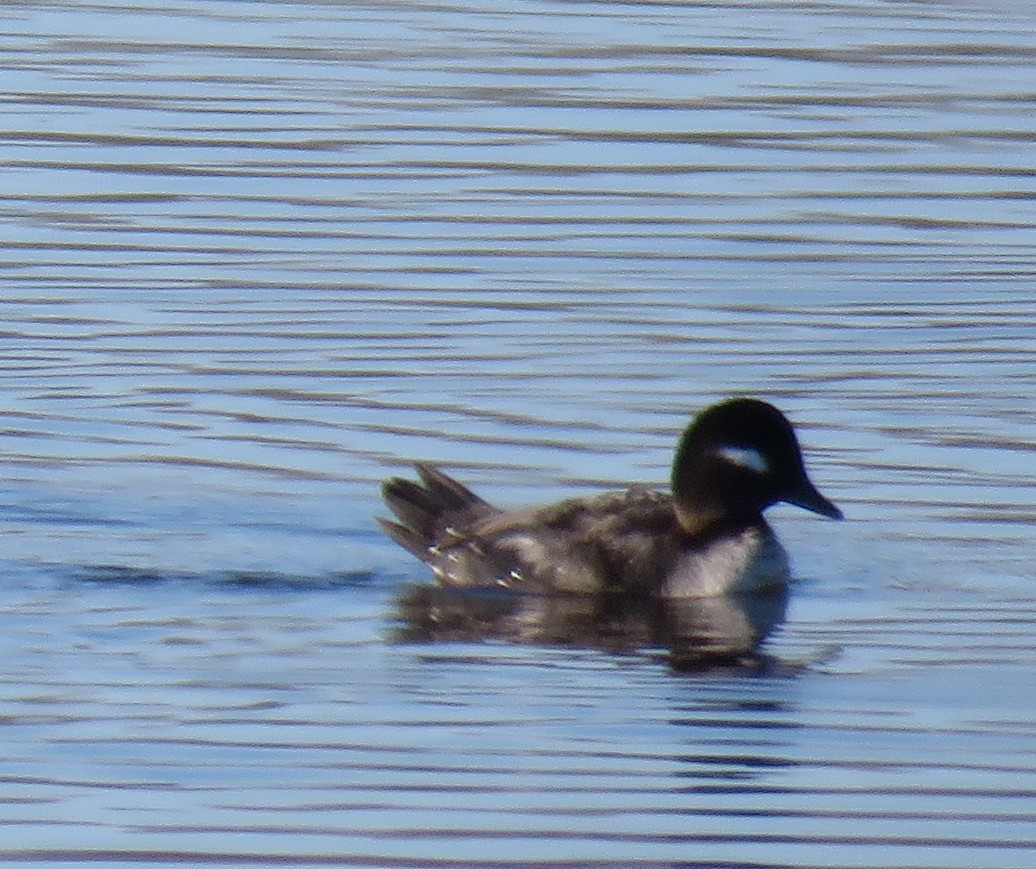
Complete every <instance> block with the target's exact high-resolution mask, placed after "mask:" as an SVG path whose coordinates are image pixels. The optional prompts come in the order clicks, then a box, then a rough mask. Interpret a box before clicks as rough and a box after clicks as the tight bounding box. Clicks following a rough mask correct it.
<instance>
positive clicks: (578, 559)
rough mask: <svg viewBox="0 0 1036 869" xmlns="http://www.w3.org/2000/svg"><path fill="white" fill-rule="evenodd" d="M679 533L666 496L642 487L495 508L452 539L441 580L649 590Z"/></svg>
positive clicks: (595, 590)
mask: <svg viewBox="0 0 1036 869" xmlns="http://www.w3.org/2000/svg"><path fill="white" fill-rule="evenodd" d="M678 535H679V529H678V525H677V523H676V519H675V514H674V512H673V507H672V499H671V497H670V496H669V495H667V494H664V493H662V492H657V491H653V490H650V489H644V488H633V489H627V490H624V491H620V492H608V493H604V494H602V495H596V496H592V497H589V498H570V499H568V500H566V501H562V502H560V503H558V504H552V505H550V506H547V507H535V508H528V509H524V510H514V511H508V512H498V513H495V514H493V515H491V516H487V517H486V518H485V519H483V520H481V521H478V522H476V523H474V524H472V525H471V526H469V527H468V528H467V529H466V532H465V533H464V534H463V535H462V536H459V537H457V538H456V539H455V540H454V541H451V543H450V545H449V546H448V547H447V548H446V550H445V553H446V555H447V556H448V557H449V558H450V560H451V562H452V564H451V565H449V566H448V567H449V569H448V570H447V574H448V575H449V578H448V579H447V580H446V581H449V579H452V580H453V581H455V582H457V583H459V584H489V583H493V584H496V585H500V586H509V587H515V588H519V587H520V588H524V589H527V590H529V591H538V592H548V591H560V592H574V593H582V594H586V593H599V592H603V591H643V590H649V591H654V590H657V589H655V586H656V585H659V584H660V583H661V577H662V574H663V572H664V567H665V565H666V563H667V561H668V560H669V559H670V558H671V557H672V553H673V551H674V548H675V546H676V544H677V540H678ZM461 568H462V569H461ZM476 575H477V576H478V577H479V579H478V582H477V583H476V582H471V581H470V580H471V579H472V578H473V577H475V576H476Z"/></svg>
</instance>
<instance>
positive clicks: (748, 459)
mask: <svg viewBox="0 0 1036 869" xmlns="http://www.w3.org/2000/svg"><path fill="white" fill-rule="evenodd" d="M716 452H718V453H719V454H720V455H721V456H722V457H723V458H724V459H726V460H727V461H728V462H730V464H732V465H737V466H738V467H739V468H745V469H746V470H749V471H754V472H755V473H757V474H768V473H770V463H769V462H768V461H766V456H764V455H763V454H762V453H761V452H759V450H757V449H753V448H752V447H737V446H734V445H733V444H727V445H726V446H722V447H720V448H719V449H718V450H717V451H716Z"/></svg>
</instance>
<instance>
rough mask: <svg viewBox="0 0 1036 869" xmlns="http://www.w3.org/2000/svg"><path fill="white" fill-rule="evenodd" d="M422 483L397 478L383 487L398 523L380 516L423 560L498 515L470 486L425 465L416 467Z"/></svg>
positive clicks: (390, 533) (398, 539) (391, 532)
mask: <svg viewBox="0 0 1036 869" xmlns="http://www.w3.org/2000/svg"><path fill="white" fill-rule="evenodd" d="M414 468H415V469H416V470H417V475H418V477H420V482H416V481H414V480H404V479H402V478H401V477H393V478H392V479H390V480H387V481H386V482H385V484H384V485H383V486H382V487H381V494H382V497H384V499H385V503H386V504H387V505H388V508H389V509H390V510H391V511H392V512H393V513H394V514H395V516H396V518H397V519H398V520H399V521H398V522H393V521H391V520H388V519H381V518H380V517H379V519H378V524H379V525H381V527H382V529H384V531H385V533H386V534H388V536H389V537H391V538H392V539H393V540H395V541H396V543H398V544H399V545H400V546H402V547H403V548H404V549H406V550H408V551H409V552H412V553H413V554H414V555H416V556H417V557H418V558H420V559H421V560H422V561H428V559H429V557H430V556H434V555H435V554H436V553H435V547H438V546H441V545H442V544H443V543H448V542H449V541H450V540H451V539H453V540H457V539H459V538H461V537H463V536H464V529H465V528H467V527H468V526H470V525H471V524H472V523H474V522H475V521H477V520H479V519H483V518H485V517H487V516H490V515H492V514H494V513H496V512H497V510H496V508H495V507H493V506H492V505H491V504H489V503H487V502H486V501H483V500H482V499H481V498H480V497H479V496H478V495H476V494H475V493H474V492H472V491H471V490H470V489H469V488H468V487H467V486H464V485H462V484H461V483H458V482H457V481H456V480H454V479H453V478H452V477H450V476H448V475H446V474H444V473H443V472H442V471H440V470H439V469H438V468H435V467H433V466H432V465H429V464H425V463H424V462H417V463H416V464H415V465H414Z"/></svg>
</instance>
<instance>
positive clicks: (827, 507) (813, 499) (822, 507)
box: [783, 479, 844, 519]
mask: <svg viewBox="0 0 1036 869" xmlns="http://www.w3.org/2000/svg"><path fill="white" fill-rule="evenodd" d="M783 500H784V501H786V502H787V503H789V504H793V505H795V506H796V507H801V508H802V509H803V510H809V511H811V512H813V513H819V514H820V515H821V516H827V517H828V518H829V519H842V518H844V517H843V516H842V511H841V510H839V509H838V508H837V507H836V506H835V505H834V504H832V503H831V502H830V501H828V500H827V498H825V497H824V496H823V495H821V494H820V492H818V491H817V487H816V486H814V485H813V484H812V483H811V482H810V481H809V480H806V479H804V480H803V481H802V483H801V484H799V487H798V488H797V489H796V490H795V491H793V492H790V493H788V494H787V495H785V496H784V499H783Z"/></svg>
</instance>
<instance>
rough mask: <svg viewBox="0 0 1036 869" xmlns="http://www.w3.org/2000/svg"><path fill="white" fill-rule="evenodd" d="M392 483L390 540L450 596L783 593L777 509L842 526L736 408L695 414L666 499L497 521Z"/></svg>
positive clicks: (781, 419) (755, 408)
mask: <svg viewBox="0 0 1036 869" xmlns="http://www.w3.org/2000/svg"><path fill="white" fill-rule="evenodd" d="M415 468H416V470H417V474H418V477H419V479H420V481H419V482H417V481H411V480H404V479H400V478H398V477H395V478H392V479H390V480H388V481H387V482H386V483H385V484H384V486H383V487H382V494H383V496H384V498H385V502H386V504H387V505H388V507H389V508H390V509H391V510H392V512H393V513H394V514H395V516H396V518H397V519H398V521H396V522H393V521H389V520H386V519H379V520H378V521H379V522H380V524H381V526H382V528H384V530H385V531H386V533H387V534H388V535H389V536H390V537H391V538H392V539H393V540H395V541H396V542H397V543H399V544H400V545H401V546H403V547H404V548H405V549H407V550H409V551H410V552H412V553H413V554H414V555H416V556H417V557H418V558H419V559H421V560H422V561H424V562H426V563H427V564H428V565H429V566H430V567H431V569H432V572H433V573H434V574H435V576H436V577H437V579H438V580H439V581H440V582H441V583H442V584H443V585H447V586H460V587H472V588H490V587H492V588H498V587H502V588H508V589H515V590H524V591H527V592H532V593H538V594H550V593H572V594H603V593H611V592H619V593H625V594H632V595H637V596H641V595H642V596H656V597H662V598H694V597H708V596H714V595H721V594H728V593H737V592H750V591H753V590H757V589H762V588H768V587H774V586H782V585H784V584H785V583H787V581H788V579H789V576H790V570H789V565H788V556H787V553H786V552H785V550H784V547H783V546H781V544H780V542H779V541H778V540H777V537H776V536H775V535H774V533H773V531H772V530H771V528H770V526H769V525H768V524H767V522H766V520H765V519H764V518H763V515H762V514H763V511H764V510H765V509H766V508H767V507H769V506H771V505H772V504H775V503H777V502H778V501H784V502H786V503H788V504H794V505H795V506H797V507H802V508H804V509H806V510H811V511H812V512H814V513H818V514H820V515H821V516H827V517H829V518H831V519H841V518H842V512H841V511H840V510H839V509H838V508H837V507H836V506H835V505H834V504H832V503H831V502H830V501H829V500H827V498H825V497H824V496H823V495H821V494H820V492H819V491H818V490H817V488H816V487H815V486H814V485H813V483H812V482H810V480H809V477H808V476H807V475H806V470H805V467H804V466H803V462H802V453H801V451H800V449H799V443H798V439H797V438H796V436H795V432H794V430H793V429H792V426H791V423H789V422H788V420H787V419H786V418H785V416H784V414H782V413H781V412H780V411H779V410H778V409H777V408H775V407H774V406H773V405H771V404H768V403H767V402H765V401H760V400H758V399H753V398H734V399H730V400H728V401H724V402H722V403H720V404H716V405H713V406H712V407H709V408H707V409H706V410H704V411H702V412H701V413H700V414H699V415H698V416H697V417H696V418H695V419H694V420H692V422H691V423H690V425H688V427H687V429H686V430H685V431H684V433H683V436H682V437H681V439H680V442H679V445H678V447H677V450H676V456H675V458H674V460H673V470H672V478H671V494H670V493H668V492H662V491H657V490H654V489H650V488H647V487H644V486H639V485H637V486H632V487H630V488H628V489H625V490H622V491H617V492H606V493H603V494H600V495H593V496H590V497H582V498H569V499H567V500H564V501H561V502H559V503H557V504H552V505H549V506H545V507H529V508H525V509H520V510H513V511H505V510H501V509H500V508H498V507H494V506H493V505H491V504H489V503H487V502H486V501H484V500H482V499H481V498H480V497H479V496H478V495H476V494H475V493H474V492H472V491H471V490H470V489H468V488H467V487H466V486H464V485H463V484H461V483H459V482H457V481H456V480H454V479H453V478H452V477H450V476H448V475H447V474H445V473H443V472H442V471H440V470H438V469H437V468H435V467H433V466H432V465H429V464H425V463H418V464H416V465H415Z"/></svg>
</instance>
